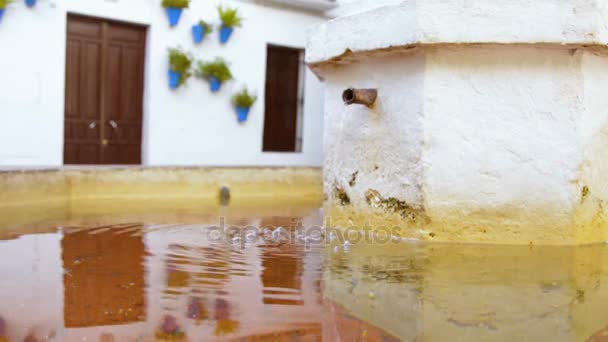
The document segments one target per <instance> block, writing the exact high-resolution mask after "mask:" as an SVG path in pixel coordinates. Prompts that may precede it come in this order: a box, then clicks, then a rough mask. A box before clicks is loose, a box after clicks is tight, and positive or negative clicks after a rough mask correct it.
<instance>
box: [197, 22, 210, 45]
mask: <svg viewBox="0 0 608 342" xmlns="http://www.w3.org/2000/svg"><path fill="white" fill-rule="evenodd" d="M211 32H213V27H212V26H211V25H209V24H208V23H207V22H205V21H204V20H201V21H200V22H199V23H198V24H196V25H194V26H192V38H193V39H194V43H196V44H200V43H202V42H203V40H205V35H207V34H208V33H211Z"/></svg>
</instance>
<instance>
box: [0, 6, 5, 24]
mask: <svg viewBox="0 0 608 342" xmlns="http://www.w3.org/2000/svg"><path fill="white" fill-rule="evenodd" d="M3 16H4V8H0V21H2V17H3Z"/></svg>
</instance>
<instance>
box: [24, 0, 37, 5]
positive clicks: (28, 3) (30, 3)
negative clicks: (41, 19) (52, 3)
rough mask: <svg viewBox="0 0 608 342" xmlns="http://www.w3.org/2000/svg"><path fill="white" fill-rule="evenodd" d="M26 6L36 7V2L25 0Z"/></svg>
mask: <svg viewBox="0 0 608 342" xmlns="http://www.w3.org/2000/svg"><path fill="white" fill-rule="evenodd" d="M25 4H26V5H27V7H34V6H36V0H25Z"/></svg>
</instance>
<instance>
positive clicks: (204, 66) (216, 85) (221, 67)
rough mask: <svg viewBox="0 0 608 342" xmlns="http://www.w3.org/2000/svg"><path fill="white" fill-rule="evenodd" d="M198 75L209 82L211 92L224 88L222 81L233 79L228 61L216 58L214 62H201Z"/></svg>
mask: <svg viewBox="0 0 608 342" xmlns="http://www.w3.org/2000/svg"><path fill="white" fill-rule="evenodd" d="M196 76H198V77H200V78H203V79H205V80H207V81H208V82H209V87H210V89H211V92H214V93H216V92H218V91H220V89H221V88H222V83H224V82H227V81H230V80H231V79H232V72H231V71H230V68H229V67H228V64H227V63H226V61H224V60H223V59H222V58H219V57H218V58H216V59H215V60H214V61H213V62H199V63H198V69H197V71H196Z"/></svg>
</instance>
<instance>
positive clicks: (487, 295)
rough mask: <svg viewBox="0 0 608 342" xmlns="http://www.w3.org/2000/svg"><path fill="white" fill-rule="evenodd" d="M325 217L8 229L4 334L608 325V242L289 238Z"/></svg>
mask: <svg viewBox="0 0 608 342" xmlns="http://www.w3.org/2000/svg"><path fill="white" fill-rule="evenodd" d="M155 217H158V216H155ZM321 220H322V218H321V217H320V215H319V213H318V212H317V211H315V212H313V213H312V214H311V215H309V216H306V217H281V216H271V217H264V218H256V217H251V216H250V215H246V216H244V217H234V218H229V219H228V221H227V223H230V224H229V226H231V227H235V226H239V227H242V228H234V229H231V232H230V234H228V236H222V237H221V238H218V237H217V236H216V237H215V238H213V235H211V234H209V232H210V231H212V229H211V226H212V224H214V223H212V222H201V223H198V224H189V225H163V226H156V225H153V224H151V223H147V222H145V220H144V219H141V220H140V221H141V222H140V223H136V224H122V225H112V226H99V225H98V224H96V225H95V227H85V226H81V227H69V228H68V227H64V228H60V229H57V230H56V231H55V232H51V233H47V234H29V235H23V236H17V237H16V238H15V236H14V235H13V236H11V238H13V239H12V240H3V241H2V240H0V258H1V259H2V260H3V262H1V263H0V274H1V276H2V278H1V280H0V298H2V300H1V301H0V342H2V341H83V340H88V341H104V342H105V341H108V342H109V341H155V340H178V341H202V340H205V341H207V340H241V339H243V340H245V341H267V340H270V341H299V340H301V341H320V340H324V341H338V340H341V341H397V340H406V341H513V340H543V341H544V340H549V341H581V340H587V339H589V340H593V341H606V337H608V307H606V305H605V303H608V268H607V265H608V248H607V247H606V246H605V245H595V246H583V247H577V248H575V247H538V246H477V245H447V244H429V243H411V242H408V243H404V242H388V243H384V244H366V243H353V244H352V245H349V244H344V241H341V240H340V239H336V240H335V241H334V242H333V243H332V244H331V245H330V246H328V247H325V246H322V245H319V244H314V243H312V244H304V243H300V242H294V241H295V240H293V239H292V240H291V241H289V240H288V239H284V238H285V237H286V236H290V235H291V236H293V235H295V234H296V232H297V231H298V229H299V228H301V227H302V226H305V227H307V226H314V225H318V224H319V223H320V222H321ZM251 226H252V227H256V228H260V229H259V230H257V229H256V230H255V231H252V230H251V229H246V228H245V227H251ZM256 237H257V239H256ZM304 240H306V239H305V238H304ZM297 241H300V240H297ZM306 241H307V240H306Z"/></svg>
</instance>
